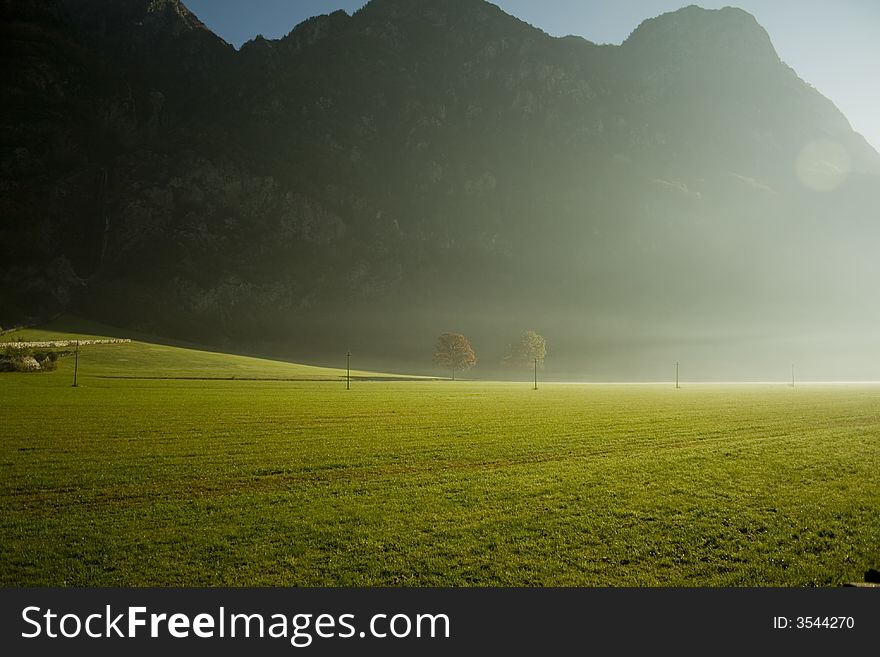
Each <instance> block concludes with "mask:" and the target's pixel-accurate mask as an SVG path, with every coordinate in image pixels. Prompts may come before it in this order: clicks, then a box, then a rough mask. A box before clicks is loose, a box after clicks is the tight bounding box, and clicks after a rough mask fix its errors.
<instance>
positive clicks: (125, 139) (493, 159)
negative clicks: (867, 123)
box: [0, 0, 880, 378]
mask: <svg viewBox="0 0 880 657" xmlns="http://www.w3.org/2000/svg"><path fill="white" fill-rule="evenodd" d="M0 8H2V9H0V12H2V19H3V22H2V32H3V46H2V72H3V77H4V85H3V99H2V100H3V102H2V109H0V112H2V114H0V126H2V130H3V144H2V151H0V158H2V159H0V216H2V219H0V221H2V237H3V239H2V245H3V246H2V248H3V253H2V254H0V255H2V261H3V262H4V263H5V266H4V267H3V269H2V272H3V277H2V284H3V290H4V292H3V295H4V296H3V302H2V313H0V314H2V317H0V322H10V321H15V320H19V319H21V318H24V317H34V316H40V315H45V314H49V313H52V312H57V311H58V310H60V309H62V308H68V307H70V308H73V309H74V310H76V311H77V312H80V313H82V314H87V315H89V316H91V317H93V318H96V319H101V320H105V321H109V322H113V323H116V324H121V325H125V326H132V327H137V328H139V329H142V330H149V331H154V332H158V333H164V334H168V335H174V336H177V337H185V338H198V339H201V340H207V341H212V342H224V343H230V344H234V345H238V346H240V347H242V348H249V349H255V348H262V349H270V348H276V349H280V350H282V351H284V352H285V353H288V354H290V355H296V356H300V357H310V358H313V359H320V358H321V357H322V355H323V354H327V353H344V351H345V350H346V349H347V348H352V349H355V350H356V351H357V352H358V353H359V354H363V357H364V359H365V360H369V359H370V358H372V362H376V363H382V362H390V361H394V362H395V363H414V364H415V365H414V366H417V365H418V363H420V362H424V363H425V364H426V365H427V364H428V363H429V359H430V346H431V345H432V344H433V340H434V338H435V337H436V335H437V334H439V333H441V332H443V331H446V330H455V331H456V332H458V331H461V332H464V333H466V334H468V335H469V337H472V342H473V343H474V347H475V348H476V349H477V355H478V360H479V361H480V362H481V363H483V365H484V366H485V365H486V364H491V363H493V362H497V360H498V358H500V354H501V353H502V352H503V349H504V347H505V346H506V342H507V341H508V340H509V339H510V338H511V337H515V336H516V335H518V334H520V333H521V332H522V331H523V330H525V329H527V328H534V329H536V330H538V331H539V332H540V333H542V334H544V335H545V337H547V339H548V351H549V355H548V361H547V362H548V368H550V367H552V365H553V362H554V361H553V359H554V356H555V357H556V358H557V360H556V363H557V365H556V366H557V373H559V375H560V376H562V375H589V376H609V377H615V378H616V377H621V378H626V377H629V376H634V377H642V376H645V377H655V376H657V375H665V374H667V373H666V372H665V370H663V371H660V370H659V369H657V368H659V367H661V364H662V367H665V366H666V364H667V361H668V360H669V358H670V357H672V355H673V354H675V355H678V354H680V353H682V352H687V353H689V354H693V355H694V358H697V356H698V355H701V357H702V361H701V362H703V363H704V368H705V369H704V370H700V372H701V373H704V374H705V375H706V376H709V375H710V373H711V374H712V375H714V376H719V375H720V374H718V372H720V371H721V370H720V369H719V368H725V367H726V368H727V370H725V371H727V372H730V373H731V374H730V376H731V378H737V377H745V378H749V377H751V376H752V373H754V376H756V377H760V376H764V375H765V374H763V373H764V372H770V371H771V368H770V366H767V367H764V365H761V366H758V365H757V364H756V363H758V362H759V361H760V362H762V363H763V362H766V361H767V358H768V357H770V356H769V355H770V354H774V356H773V357H774V358H775V357H778V358H779V359H780V362H784V363H786V367H787V363H788V362H789V359H793V358H795V357H797V358H801V354H802V353H804V354H805V353H808V352H809V351H810V350H813V351H816V350H820V349H821V350H824V352H823V353H825V354H826V355H825V356H824V358H826V359H827V362H826V361H825V360H822V361H821V366H819V365H817V368H819V369H821V371H822V372H823V373H827V374H823V375H827V376H832V375H835V376H836V375H837V373H840V375H841V376H843V375H846V374H849V373H852V374H853V375H861V374H860V372H862V371H868V370H866V369H864V368H863V369H859V368H860V367H861V365H860V364H864V363H865V360H866V352H865V351H864V349H870V350H871V351H870V354H871V357H876V356H877V355H880V354H877V350H876V346H875V345H874V344H873V343H871V342H870V337H869V336H870V334H871V331H872V330H873V329H872V327H873V326H874V325H875V322H876V321H877V319H878V312H877V310H876V308H875V307H874V306H873V304H872V303H871V302H870V299H871V298H872V295H873V289H874V286H875V284H876V282H877V280H878V277H877V274H878V265H877V264H876V257H875V254H874V253H873V250H874V249H873V245H874V244H876V243H878V242H877V238H878V237H880V235H878V231H880V229H878V226H880V224H878V221H877V219H878V217H877V210H876V208H878V207H880V191H878V189H880V188H878V185H877V183H878V182H880V156H878V154H877V153H876V152H875V151H874V150H873V149H872V148H871V147H870V146H869V145H868V144H867V143H866V142H865V140H864V139H862V138H861V136H859V135H858V134H856V133H855V132H853V131H852V129H851V127H850V126H849V123H848V122H847V120H846V118H845V117H844V116H843V115H842V114H841V113H840V112H839V111H838V110H837V109H836V108H835V106H834V105H833V103H831V102H830V101H829V100H828V99H826V98H824V97H823V96H822V95H821V94H819V93H818V92H817V91H816V90H815V89H813V88H812V87H810V86H809V85H808V84H807V83H805V82H804V81H803V80H801V79H800V78H798V76H797V74H796V73H795V72H794V71H793V70H791V69H790V68H789V67H788V66H786V65H785V64H784V63H783V62H781V61H780V59H779V57H778V55H777V54H776V52H775V50H774V48H773V46H772V43H771V41H770V39H769V37H768V35H767V34H766V32H765V31H764V30H763V29H762V28H761V27H760V26H759V25H758V24H757V22H756V21H755V20H754V18H753V17H752V16H750V15H749V14H747V13H746V12H743V11H741V10H738V9H732V8H725V9H722V10H716V11H708V10H704V9H700V8H698V7H693V6H692V7H686V8H684V9H681V10H679V11H676V12H673V13H670V14H665V15H663V16H660V17H657V18H654V19H650V20H647V21H645V22H644V23H642V25H640V26H639V27H638V28H637V29H636V30H635V31H634V32H633V33H632V35H631V36H630V37H629V38H628V39H627V40H626V41H625V42H624V43H623V44H622V45H620V46H608V45H605V46H598V45H596V44H593V43H590V42H588V41H586V40H584V39H580V38H577V37H566V38H562V39H558V38H553V37H550V36H548V35H546V34H544V33H543V32H541V31H540V30H537V29H535V28H533V27H531V26H529V25H527V24H526V23H523V22H522V21H519V20H517V19H516V18H514V17H511V16H509V15H507V14H505V13H504V12H502V11H501V10H500V9H498V8H497V7H495V6H494V5H491V4H488V3H485V2H482V1H481V0H442V1H441V0H372V2H370V3H369V4H367V5H366V6H365V7H364V8H363V9H362V10H360V11H358V12H356V13H355V14H354V15H353V16H348V15H347V14H345V13H344V12H336V13H334V14H332V15H329V16H321V17H317V18H313V19H311V20H308V21H306V22H304V23H302V24H301V25H298V26H296V27H295V28H294V29H293V30H292V31H291V32H290V34H288V35H287V36H286V37H284V38H282V39H279V40H274V41H270V40H266V39H263V38H257V39H255V40H253V41H250V42H248V43H246V44H245V45H244V46H242V48H241V49H240V50H239V51H235V50H234V49H233V48H232V47H231V46H229V45H228V44H226V43H225V42H223V41H222V39H220V38H218V37H217V36H216V35H214V34H212V33H211V32H210V31H209V30H208V29H207V28H206V27H205V26H204V25H203V24H202V23H201V22H200V21H199V20H198V19H197V18H196V17H195V16H194V15H193V14H192V13H191V12H189V11H188V10H187V9H186V7H185V6H184V4H183V3H182V2H179V1H177V0H131V1H129V2H113V1H110V0H63V1H61V0H58V1H53V0H42V1H40V0H29V1H28V2H12V1H11V0H4V2H2V4H0ZM869 82H870V81H866V84H867V83H869ZM859 340H866V341H867V342H866V343H865V344H866V345H867V346H865V345H862V346H861V347H859V349H861V350H862V351H854V349H855V347H854V346H853V345H854V344H855V343H856V342H858V341H859ZM273 344H274V345H275V346H274V347H272V345H273ZM780 345H786V346H785V347H784V348H782V347H780ZM792 345H795V346H792ZM481 348H482V353H483V355H484V358H483V359H481V358H480V355H481ZM850 350H853V351H850ZM783 351H784V353H782V352H783ZM710 354H711V355H710ZM743 354H748V355H749V358H753V359H754V361H752V360H748V359H745V360H744V357H743ZM419 359H422V360H421V361H420V360H419ZM673 360H674V358H673ZM819 360H821V359H817V362H819ZM563 362H564V363H565V365H564V367H563V366H562V363H563ZM830 362H836V363H838V364H840V363H845V366H841V367H838V369H833V368H832V369H828V367H830V366H829V363H830ZM775 367H777V365H776V364H773V366H772V368H775ZM713 368H714V369H713ZM762 368H764V369H762ZM822 368H824V369H822ZM484 371H485V370H484ZM692 371H694V370H692ZM773 371H775V369H773ZM817 371H818V369H817ZM655 373H656V374H655Z"/></svg>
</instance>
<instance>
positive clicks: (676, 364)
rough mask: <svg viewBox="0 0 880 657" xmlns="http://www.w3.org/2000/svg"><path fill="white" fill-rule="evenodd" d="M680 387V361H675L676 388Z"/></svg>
mask: <svg viewBox="0 0 880 657" xmlns="http://www.w3.org/2000/svg"><path fill="white" fill-rule="evenodd" d="M680 387H681V386H680V385H678V361H675V389H676V390H678V389H679V388H680Z"/></svg>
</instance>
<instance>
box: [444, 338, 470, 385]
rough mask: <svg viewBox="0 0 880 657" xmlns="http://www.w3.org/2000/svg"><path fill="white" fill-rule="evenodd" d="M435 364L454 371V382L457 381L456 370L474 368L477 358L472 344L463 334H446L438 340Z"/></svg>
mask: <svg viewBox="0 0 880 657" xmlns="http://www.w3.org/2000/svg"><path fill="white" fill-rule="evenodd" d="M434 362H435V363H437V364H438V365H443V366H444V367H448V368H449V369H450V370H452V380H453V381H455V372H456V370H468V369H470V368H472V367H473V366H474V365H476V364H477V357H476V356H475V355H474V350H473V349H472V348H471V343H470V342H468V339H467V338H466V337H464V336H463V335H462V334H461V333H444V334H443V335H441V336H440V337H439V338H437V344H436V346H435V347H434Z"/></svg>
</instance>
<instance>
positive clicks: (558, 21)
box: [184, 0, 880, 149]
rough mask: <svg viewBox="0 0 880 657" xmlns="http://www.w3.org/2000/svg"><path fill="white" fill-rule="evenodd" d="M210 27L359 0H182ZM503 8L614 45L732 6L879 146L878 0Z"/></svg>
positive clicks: (283, 30) (546, 3) (225, 31)
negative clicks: (641, 29)
mask: <svg viewBox="0 0 880 657" xmlns="http://www.w3.org/2000/svg"><path fill="white" fill-rule="evenodd" d="M184 2H185V3H186V5H187V6H188V7H189V8H190V9H191V10H192V11H193V12H195V14H196V15H197V16H198V17H199V18H201V19H202V21H203V22H204V23H205V24H207V25H208V27H210V28H211V29H212V30H214V32H216V33H217V34H219V35H220V36H221V37H223V38H224V39H226V40H227V41H229V42H230V43H232V44H233V45H235V46H236V47H237V46H240V45H241V44H242V43H243V42H245V41H247V40H248V39H251V38H253V37H254V36H256V35H257V34H262V35H263V36H265V37H266V38H278V37H281V36H284V35H285V34H287V33H288V32H290V30H291V29H292V28H293V26H294V25H296V24H297V23H300V22H302V21H303V20H305V19H306V18H309V17H310V16H315V15H317V14H326V13H329V12H331V11H334V10H336V9H344V10H345V11H347V12H349V13H351V12H353V11H355V10H357V9H359V8H360V7H361V6H363V5H364V4H365V2H364V0H184ZM495 4H497V5H498V6H500V7H501V8H502V9H504V10H505V11H506V12H507V13H509V14H513V15H514V16H516V17H518V18H521V19H522V20H524V21H526V22H528V23H531V24H532V25H534V26H536V27H539V28H541V29H542V30H544V31H545V32H547V33H549V34H552V35H554V36H564V35H566V34H577V35H579V36H582V37H585V38H587V39H589V40H590V41H595V42H597V43H620V42H621V41H623V40H624V39H625V38H626V37H627V36H628V35H629V33H630V32H632V31H633V30H634V29H635V28H636V26H637V25H638V24H639V23H640V22H641V21H643V20H644V19H646V18H652V17H654V16H657V15H659V14H662V13H664V12H667V11H674V10H675V9H678V8H680V7H682V6H684V5H686V4H699V5H700V6H702V7H706V8H710V9H711V8H719V7H723V6H725V5H733V6H736V7H740V8H742V9H745V10H746V11H748V12H749V13H751V14H753V15H754V16H755V17H756V18H757V19H758V22H759V23H760V24H761V25H763V26H764V28H765V29H766V30H767V32H768V33H769V34H770V38H771V39H772V41H773V44H774V45H775V46H776V50H777V52H778V53H779V55H780V57H782V59H783V60H784V61H785V62H786V63H787V64H789V65H790V66H791V67H792V68H794V70H795V71H797V73H798V74H799V75H800V76H801V77H802V78H803V79H804V80H806V81H807V82H809V83H810V84H812V85H813V86H814V87H816V88H817V89H818V90H819V91H820V92H822V93H823V94H825V95H826V96H828V97H829V98H830V99H831V100H832V101H834V102H835V103H836V104H837V106H838V107H839V108H840V109H841V110H842V111H843V113H844V114H845V115H846V116H847V118H849V120H850V122H851V123H852V124H853V127H854V128H855V129H856V130H858V131H859V132H861V133H862V134H863V135H864V136H865V137H866V138H867V139H868V141H870V142H871V143H872V144H873V145H874V147H875V148H878V149H880V83H878V79H880V76H878V67H880V0H738V1H737V0H722V1H720V2H716V1H713V0H703V1H702V2H688V0H678V1H676V0H626V1H621V0H540V1H538V0H498V1H497V2H495Z"/></svg>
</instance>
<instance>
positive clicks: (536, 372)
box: [535, 358, 538, 390]
mask: <svg viewBox="0 0 880 657" xmlns="http://www.w3.org/2000/svg"><path fill="white" fill-rule="evenodd" d="M537 389H538V359H537V358H536V359H535V390H537Z"/></svg>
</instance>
